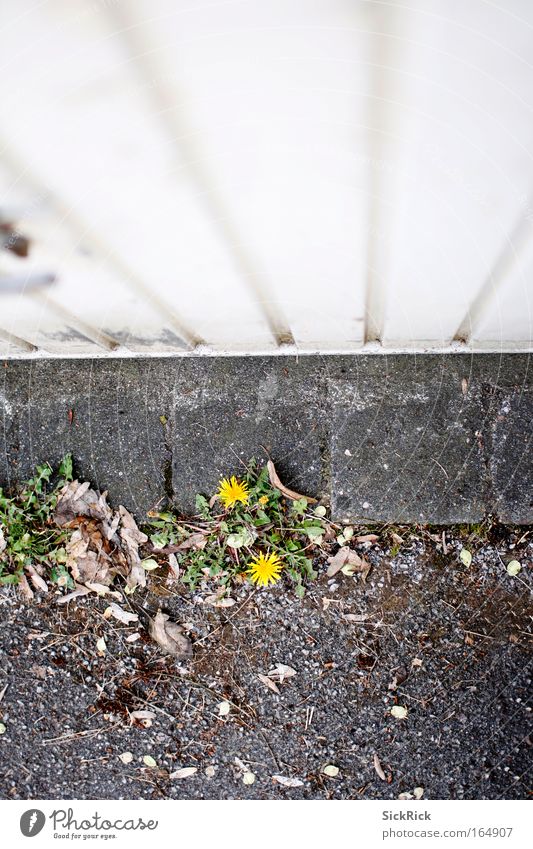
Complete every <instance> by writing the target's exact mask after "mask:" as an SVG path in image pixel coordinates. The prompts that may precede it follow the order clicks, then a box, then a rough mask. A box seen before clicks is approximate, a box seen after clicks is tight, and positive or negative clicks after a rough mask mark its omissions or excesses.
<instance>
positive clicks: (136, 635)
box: [126, 631, 141, 643]
mask: <svg viewBox="0 0 533 849" xmlns="http://www.w3.org/2000/svg"><path fill="white" fill-rule="evenodd" d="M140 639H141V635H140V634H139V632H138V631H136V632H135V633H134V634H130V635H129V637H126V642H127V643H135V642H137V640H140Z"/></svg>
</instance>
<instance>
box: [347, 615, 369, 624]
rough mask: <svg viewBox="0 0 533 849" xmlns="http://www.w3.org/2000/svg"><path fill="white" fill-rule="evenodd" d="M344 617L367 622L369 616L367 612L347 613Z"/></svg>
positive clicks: (349, 620) (353, 620) (351, 620)
mask: <svg viewBox="0 0 533 849" xmlns="http://www.w3.org/2000/svg"><path fill="white" fill-rule="evenodd" d="M344 618H345V619H346V620H347V621H348V622H366V620H367V619H368V616H367V615H366V613H345V614H344Z"/></svg>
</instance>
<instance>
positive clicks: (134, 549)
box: [118, 505, 148, 589]
mask: <svg viewBox="0 0 533 849" xmlns="http://www.w3.org/2000/svg"><path fill="white" fill-rule="evenodd" d="M118 510H119V513H120V530H119V536H120V539H121V540H122V542H123V543H124V545H123V548H124V549H125V552H124V553H125V555H126V558H127V560H128V564H129V567H130V569H129V572H128V575H127V576H126V583H127V585H128V587H129V588H130V589H133V588H134V587H137V586H140V587H145V586H146V572H145V570H144V569H143V567H142V564H141V558H140V555H139V545H140V544H141V543H145V542H147V541H148V537H147V536H146V534H143V532H142V531H140V530H139V528H138V526H137V522H136V521H135V519H134V518H133V516H132V515H131V513H129V512H128V511H127V510H126V508H125V507H123V506H122V505H120V507H119V508H118Z"/></svg>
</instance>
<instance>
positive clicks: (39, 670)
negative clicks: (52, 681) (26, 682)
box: [30, 663, 47, 681]
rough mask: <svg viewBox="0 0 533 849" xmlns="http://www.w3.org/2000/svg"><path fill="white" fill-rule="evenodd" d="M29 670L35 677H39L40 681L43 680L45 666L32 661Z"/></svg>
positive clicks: (45, 672) (45, 671) (45, 673)
mask: <svg viewBox="0 0 533 849" xmlns="http://www.w3.org/2000/svg"><path fill="white" fill-rule="evenodd" d="M30 672H32V673H33V674H34V675H35V677H36V678H40V679H41V681H44V680H45V678H46V675H47V670H46V666H39V665H38V664H37V663H33V664H32V665H31V666H30Z"/></svg>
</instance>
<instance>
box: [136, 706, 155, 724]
mask: <svg viewBox="0 0 533 849" xmlns="http://www.w3.org/2000/svg"><path fill="white" fill-rule="evenodd" d="M154 719H155V713H154V712H153V711H151V710H132V712H131V713H130V722H131V724H132V725H133V724H134V723H138V724H139V725H142V727H143V728H150V726H151V725H152V722H153V720H154Z"/></svg>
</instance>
